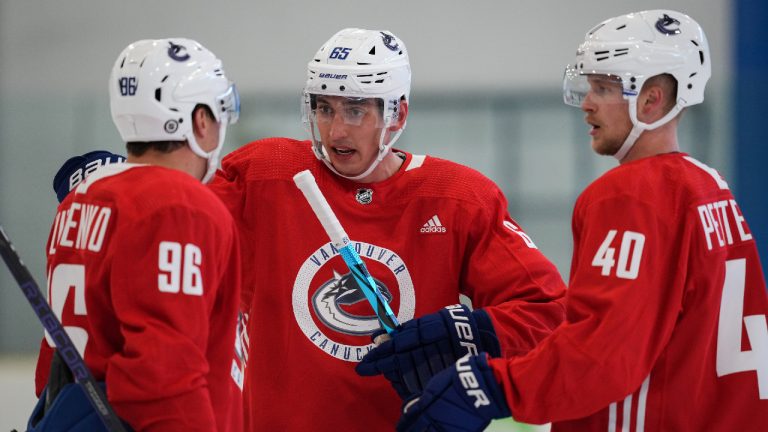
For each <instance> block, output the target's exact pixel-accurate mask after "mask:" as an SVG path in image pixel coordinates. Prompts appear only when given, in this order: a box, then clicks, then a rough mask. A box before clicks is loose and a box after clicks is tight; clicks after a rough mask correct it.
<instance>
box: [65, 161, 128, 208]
mask: <svg viewBox="0 0 768 432" xmlns="http://www.w3.org/2000/svg"><path fill="white" fill-rule="evenodd" d="M124 161H125V156H120V155H118V154H114V153H110V152H108V151H106V150H97V151H92V152H88V153H86V154H84V155H82V156H74V157H71V158H69V159H67V161H66V162H64V165H62V166H61V168H59V171H58V172H57V173H56V176H55V177H54V178H53V191H54V192H56V198H57V199H58V200H59V202H62V201H64V198H66V196H67V194H69V191H71V190H72V189H74V188H75V187H76V186H77V185H78V184H80V182H81V181H82V180H83V179H84V178H85V176H86V175H87V174H90V173H91V172H92V171H93V170H95V169H96V168H98V167H100V166H102V165H109V164H110V163H118V162H124Z"/></svg>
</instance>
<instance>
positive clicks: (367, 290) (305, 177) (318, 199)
mask: <svg viewBox="0 0 768 432" xmlns="http://www.w3.org/2000/svg"><path fill="white" fill-rule="evenodd" d="M293 182H294V183H296V186H297V187H298V188H299V189H300V190H301V192H302V193H303V194H304V198H306V199H307V202H308V203H309V205H310V206H311V207H312V210H313V211H314V212H315V216H317V219H319V220H320V224H322V225H323V228H324V229H325V232H326V233H328V237H330V238H331V243H333V245H334V246H335V247H336V249H337V250H338V251H339V254H340V255H341V257H342V258H343V259H344V262H345V263H346V264H347V267H349V270H350V271H351V272H352V276H353V277H354V278H355V281H356V282H357V285H358V286H360V289H362V290H363V293H364V294H365V298H366V299H368V303H370V304H371V307H373V310H374V312H376V317H377V318H378V319H379V324H381V328H383V329H384V330H385V331H386V332H387V333H388V334H391V333H392V332H393V331H395V327H397V326H398V325H399V324H400V323H399V322H398V321H397V317H396V316H395V314H394V313H393V312H392V309H391V308H390V307H389V303H387V300H386V299H385V298H384V296H383V295H382V294H381V291H380V290H379V288H378V287H377V286H376V282H375V281H374V280H373V277H371V274H370V273H368V269H367V268H366V267H365V263H363V260H362V259H361V258H360V255H358V254H357V251H355V248H354V246H353V245H352V242H351V241H350V240H349V236H348V235H347V233H346V232H344V228H342V226H341V223H340V222H339V219H337V218H336V215H335V214H334V213H333V210H331V206H329V205H328V201H326V199H325V197H324V196H323V193H322V192H321V191H320V188H319V187H317V182H315V176H313V175H312V173H311V172H310V171H309V170H304V171H302V172H300V173H298V174H296V175H295V176H293Z"/></svg>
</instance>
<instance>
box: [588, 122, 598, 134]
mask: <svg viewBox="0 0 768 432" xmlns="http://www.w3.org/2000/svg"><path fill="white" fill-rule="evenodd" d="M585 121H586V122H587V124H588V125H589V126H591V128H590V130H589V134H590V135H591V136H595V134H597V131H598V130H599V129H600V125H598V124H597V123H593V122H591V121H589V120H585Z"/></svg>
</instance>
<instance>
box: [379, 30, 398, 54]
mask: <svg viewBox="0 0 768 432" xmlns="http://www.w3.org/2000/svg"><path fill="white" fill-rule="evenodd" d="M379 33H381V41H382V42H384V46H385V47H387V48H389V49H390V50H391V51H397V50H399V49H400V45H398V44H397V41H396V40H395V37H394V36H392V35H388V34H386V33H384V32H379Z"/></svg>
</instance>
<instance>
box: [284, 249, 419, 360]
mask: <svg viewBox="0 0 768 432" xmlns="http://www.w3.org/2000/svg"><path fill="white" fill-rule="evenodd" d="M350 244H351V245H352V247H353V248H354V249H355V251H356V252H357V254H358V255H360V257H361V258H362V259H363V261H365V263H366V266H367V267H368V270H369V271H370V272H371V276H372V277H373V280H374V283H375V284H376V286H377V287H378V288H379V291H381V293H382V295H383V296H384V298H385V299H386V301H387V302H388V303H389V305H390V307H391V308H392V310H393V311H394V312H395V315H396V316H397V318H398V320H400V321H401V322H405V321H408V320H410V319H412V318H413V315H414V312H415V309H416V299H415V295H414V292H413V280H412V279H411V274H410V272H409V271H408V266H407V265H406V263H405V262H404V261H403V259H402V258H401V257H400V256H399V255H398V254H397V253H395V252H394V251H392V250H390V249H387V248H385V247H382V246H379V245H376V244H371V243H365V242H352V243H350ZM291 297H292V300H291V302H292V307H293V314H294V318H295V319H296V324H297V325H298V326H299V329H300V330H301V332H302V333H304V335H305V336H306V337H307V340H308V341H309V342H310V343H311V344H312V345H314V346H315V347H316V348H317V349H319V350H321V351H323V352H324V353H326V354H328V355H329V356H331V357H334V358H336V359H338V360H342V361H348V362H358V361H360V360H361V359H362V358H363V356H364V355H365V354H366V353H367V352H368V351H369V350H370V349H371V348H373V343H372V342H371V338H370V335H371V334H372V333H373V332H375V331H377V330H379V329H380V328H381V327H380V325H379V320H378V319H377V317H376V313H375V312H374V310H373V308H372V307H371V305H370V303H369V302H368V300H367V299H366V297H365V292H364V291H363V290H362V289H361V287H360V286H359V285H358V284H357V281H356V280H355V278H354V276H353V275H352V273H350V272H349V270H348V268H347V266H346V264H345V263H344V260H343V259H342V257H341V255H340V254H339V250H338V249H336V247H335V246H334V245H333V244H332V243H325V244H322V245H320V246H319V247H318V248H317V249H316V250H315V251H313V252H312V253H311V254H310V255H309V256H308V257H307V259H306V260H305V261H304V263H303V264H301V266H300V268H299V269H298V271H297V273H296V277H295V279H294V284H293V293H292V296H291Z"/></svg>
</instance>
